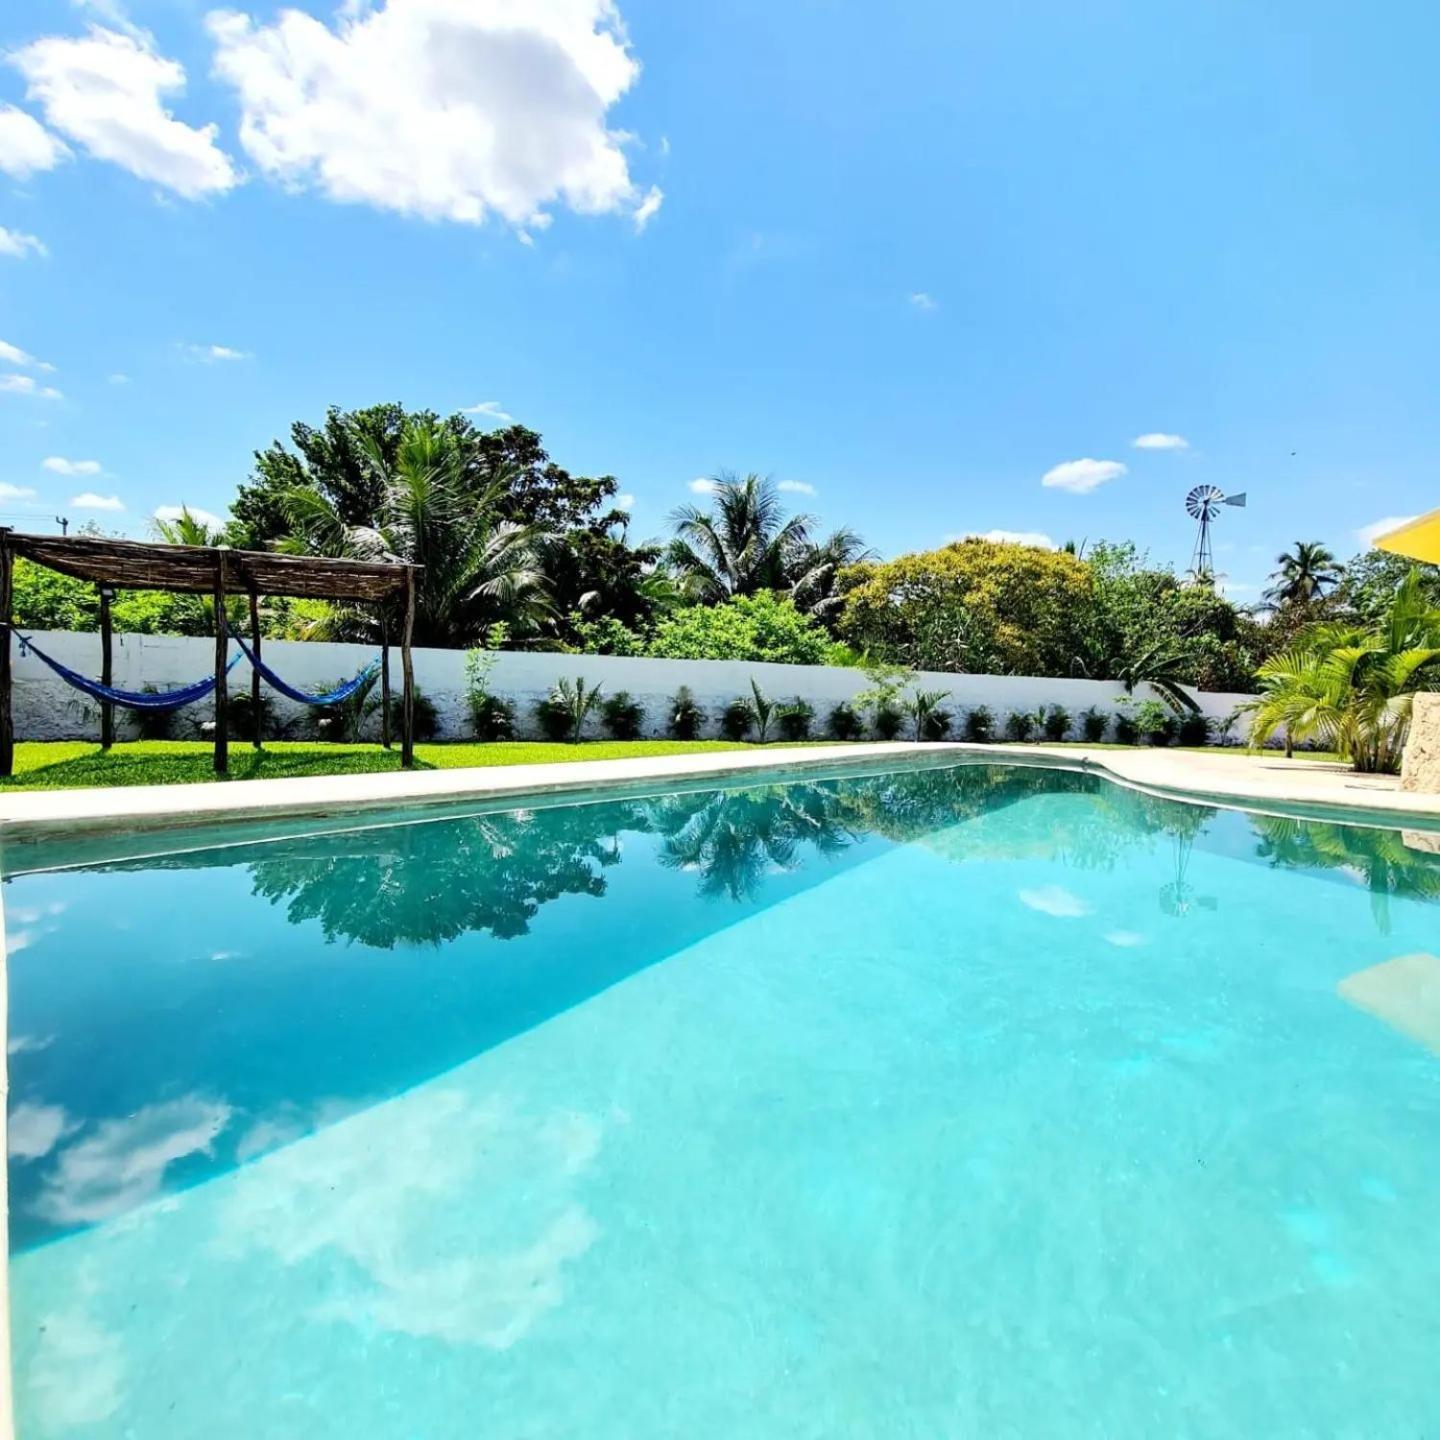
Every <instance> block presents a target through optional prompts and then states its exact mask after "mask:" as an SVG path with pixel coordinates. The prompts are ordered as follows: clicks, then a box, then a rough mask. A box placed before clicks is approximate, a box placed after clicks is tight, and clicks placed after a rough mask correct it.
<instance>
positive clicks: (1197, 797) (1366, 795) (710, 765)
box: [0, 741, 1440, 841]
mask: <svg viewBox="0 0 1440 1440" xmlns="http://www.w3.org/2000/svg"><path fill="white" fill-rule="evenodd" d="M920 756H924V757H926V761H927V763H934V759H935V758H936V757H944V756H951V757H953V758H955V759H956V760H962V759H963V760H978V759H986V760H990V761H992V762H995V763H1012V762H1027V763H1031V764H1036V763H1038V764H1053V765H1060V766H1064V767H1066V768H1070V769H1085V770H1092V771H1095V772H1097V773H1099V774H1102V775H1106V776H1108V777H1110V778H1111V779H1114V780H1118V781H1120V782H1121V783H1124V784H1128V785H1132V786H1135V787H1138V788H1141V789H1144V790H1147V791H1151V792H1153V793H1156V794H1161V795H1168V796H1171V797H1173V798H1175V799H1179V800H1191V801H1200V802H1203V803H1208V804H1230V805H1238V806H1241V807H1245V808H1261V809H1263V808H1265V807H1266V806H1268V805H1282V806H1298V807H1304V808H1311V807H1315V808H1322V809H1324V810H1327V811H1329V810H1334V811H1341V812H1343V811H1355V812H1365V813H1367V814H1368V815H1370V816H1373V817H1378V818H1385V817H1392V818H1393V819H1394V820H1395V821H1396V822H1397V823H1400V822H1403V821H1404V820H1405V819H1407V818H1416V819H1423V820H1432V819H1440V795H1421V794H1415V793H1412V792H1408V791H1403V790H1401V789H1400V784H1399V781H1398V779H1397V778H1396V777H1394V776H1385V775H1356V774H1354V773H1352V772H1351V771H1350V770H1348V769H1347V768H1346V767H1344V766H1343V765H1339V764H1331V763H1326V762H1323V761H1313V760H1301V759H1296V760H1286V759H1284V758H1283V757H1282V756H1279V755H1275V754H1258V755H1251V754H1245V753H1238V752H1235V751H1227V752H1219V751H1217V752H1213V753H1211V752H1203V751H1202V752H1191V751H1179V750H1155V749H1134V750H1130V749H1125V750H1118V749H1117V750H1111V749H1098V748H1095V749H1092V748H1087V747H1084V746H1064V747H1061V746H1045V745H970V744H951V743H936V744H915V743H914V742H910V741H891V742H875V743H861V744H847V745H809V746H795V747H787V748H783V749H780V748H776V749H769V748H765V749H760V748H756V749H746V750H726V751H709V752H702V753H699V754H690V755H658V756H648V757H644V758H636V759H633V760H574V761H565V762H561V763H558V764H547V765H497V766H491V767H485V768H475V769H456V770H415V771H408V772H393V771H392V772H388V773H384V774H371V775H354V774H351V775H325V776H311V777H305V778H301V779H285V780H241V781H233V780H232V781H220V782H211V783H205V784H198V785H136V786H115V787H111V788H98V789H89V790H32V791H14V792H10V793H5V794H0V841H3V840H6V839H10V840H20V839H36V838H40V837H42V836H44V835H46V834H49V833H66V832H69V833H73V832H75V831H84V830H97V829H117V828H119V829H130V828H134V829H153V828H168V827H171V826H181V825H196V824H205V823H210V822H214V821H224V820H237V819H251V820H253V819H264V818H267V817H279V816H296V815H300V816H303V815H315V814H332V815H333V814H336V813H340V814H345V813H349V812H351V811H359V810H364V809H370V808H376V807H387V806H388V807H394V806H396V805H406V804H415V803H420V804H423V803H425V802H436V801H442V800H496V799H504V798H506V797H508V796H523V795H547V794H560V793H564V792H566V791H577V790H595V789H597V788H604V787H607V786H612V785H631V784H636V783H649V782H665V781H671V780H673V781H687V780H696V779H724V778H728V777H743V776H745V775H746V774H751V773H756V772H762V771H786V772H789V771H800V772H804V771H807V770H815V769H846V768H849V767H851V766H855V765H870V766H873V765H874V764H875V763H876V762H877V761H890V760H894V761H904V760H906V759H912V758H916V757H920Z"/></svg>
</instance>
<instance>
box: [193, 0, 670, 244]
mask: <svg viewBox="0 0 1440 1440" xmlns="http://www.w3.org/2000/svg"><path fill="white" fill-rule="evenodd" d="M209 26H210V32H211V34H212V36H213V37H214V40H215V44H216V57H215V74H216V75H217V76H218V77H219V78H220V79H221V80H224V81H227V82H228V83H229V84H230V85H232V86H233V87H234V89H235V92H236V95H237V97H238V100H239V103H240V110H241V118H240V143H241V144H242V145H243V146H244V148H245V152H246V154H247V155H249V157H250V158H251V160H253V161H254V162H255V164H256V165H257V166H258V167H259V168H260V169H261V170H262V171H263V172H264V173H265V174H266V175H268V176H270V177H271V178H272V179H274V180H278V181H280V182H281V183H283V184H285V185H288V186H291V187H294V188H297V189H298V188H313V189H316V190H318V191H320V193H322V194H323V195H325V196H327V197H328V198H329V199H331V200H336V201H341V202H345V203H351V204H365V205H374V206H378V207H379V208H381V209H385V210H396V211H399V212H400V213H401V214H405V215H418V216H421V217H422V218H424V219H427V220H452V221H458V222H460V223H463V224H470V225H478V224H481V223H483V222H484V221H485V219H486V218H487V217H488V216H489V215H491V214H492V213H493V214H496V215H499V216H500V217H502V218H503V219H504V220H506V221H508V222H509V223H510V224H512V225H514V226H516V227H519V228H521V229H522V230H529V229H535V228H543V227H544V226H545V225H546V224H547V223H548V222H549V219H550V217H549V215H548V213H547V211H546V207H547V206H551V205H555V204H560V205H565V206H568V207H569V208H570V209H572V210H575V211H577V212H580V213H582V214H599V213H605V212H615V211H621V210H628V211H630V212H631V213H632V215H633V216H634V217H635V219H636V222H637V225H643V223H644V221H645V220H648V219H649V218H650V216H651V215H653V214H654V211H655V209H656V208H658V205H659V198H660V197H659V194H658V191H652V192H651V193H650V194H649V195H646V196H644V197H643V198H642V197H639V196H638V194H637V191H636V187H635V185H634V183H633V182H632V180H631V178H630V173H629V168H628V165H627V163H626V158H625V149H624V147H625V144H626V142H627V140H628V138H629V137H627V136H626V135H624V134H623V133H621V132H618V131H615V130H611V129H610V128H608V126H607V124H606V114H607V111H608V110H609V109H610V107H611V106H612V105H614V104H615V102H616V101H618V100H619V99H620V97H621V96H622V95H624V93H625V92H626V91H627V90H628V89H629V88H630V86H631V85H632V84H633V83H634V82H635V79H636V77H637V76H638V75H639V73H640V65H639V62H638V61H637V60H636V59H635V57H634V56H633V55H631V53H630V50H629V48H628V43H627V39H626V35H625V30H624V26H623V22H622V21H621V19H620V15H619V12H618V11H617V10H616V8H615V6H614V4H613V3H612V0H529V3H527V4H521V3H518V0H381V3H379V4H378V5H376V6H374V7H373V8H369V7H366V8H365V9H364V10H362V11H361V12H360V13H358V14H353V15H351V16H350V17H348V18H347V17H345V16H343V15H342V16H341V18H339V19H338V20H337V21H336V22H335V26H334V28H333V29H332V28H331V27H330V26H327V25H326V24H324V23H322V22H321V21H320V20H317V19H315V18H314V17H313V16H311V15H306V14H303V13H301V12H300V11H299V10H294V9H290V10H282V11H281V12H280V14H279V16H278V18H277V19H276V20H275V21H274V23H273V24H268V25H267V24H264V23H258V22H256V21H255V20H253V19H252V18H251V17H250V16H248V15H242V14H237V13H235V12H233V11H221V12H216V13H214V14H212V15H211V16H210V18H209ZM647 207H648V209H647ZM642 215H643V219H642V218H641V217H642Z"/></svg>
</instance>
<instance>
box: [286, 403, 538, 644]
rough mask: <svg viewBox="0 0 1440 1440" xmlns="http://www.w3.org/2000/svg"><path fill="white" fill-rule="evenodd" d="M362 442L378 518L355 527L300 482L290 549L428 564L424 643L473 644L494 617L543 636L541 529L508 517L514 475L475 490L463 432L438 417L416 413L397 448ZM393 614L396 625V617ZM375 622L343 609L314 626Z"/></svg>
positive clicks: (420, 602)
mask: <svg viewBox="0 0 1440 1440" xmlns="http://www.w3.org/2000/svg"><path fill="white" fill-rule="evenodd" d="M356 445H357V447H358V451H359V453H360V454H361V456H362V457H363V464H364V466H365V468H366V470H367V471H368V479H369V481H370V483H372V484H373V485H374V486H375V488H376V490H377V492H378V493H379V495H380V497H381V499H380V503H379V505H378V507H377V512H376V513H375V514H374V515H373V517H372V520H371V522H370V523H367V524H361V525H355V524H349V523H347V522H346V520H345V518H344V515H343V514H342V512H341V510H340V508H339V506H338V505H337V504H336V503H335V502H334V501H333V500H331V499H330V498H329V497H328V496H326V495H324V494H322V493H321V492H320V491H319V490H318V489H316V488H314V487H312V486H304V485H302V486H297V487H295V488H294V489H292V490H290V491H289V492H287V494H286V495H285V496H284V497H283V499H282V504H283V506H284V508H285V512H286V514H287V516H288V518H289V521H290V527H291V531H290V535H289V536H288V537H287V538H286V539H285V541H284V542H282V543H283V547H284V548H286V549H288V550H291V551H299V552H302V553H310V554H321V555H333V556H348V557H352V558H356V559H377V558H381V557H384V556H398V557H399V558H401V559H403V560H406V561H409V562H410V563H411V564H415V565H420V566H423V567H424V568H423V569H422V571H421V572H420V577H419V583H418V587H417V591H416V607H415V642H416V643H417V644H419V645H435V646H447V647H454V646H463V645H470V644H474V643H476V642H477V641H478V640H479V639H480V637H481V636H482V635H484V634H485V632H486V631H487V630H488V629H489V627H490V626H492V625H494V624H496V623H497V622H503V623H504V624H505V625H506V626H507V627H508V628H509V631H510V634H511V635H513V636H515V637H516V638H517V639H518V640H521V641H524V640H526V639H533V638H534V637H536V636H537V635H538V634H539V633H540V632H541V631H542V629H543V626H544V623H545V621H546V620H547V618H548V617H549V615H550V613H551V603H550V593H549V585H548V582H547V580H546V577H545V575H544V573H543V571H542V570H541V568H540V565H539V561H538V548H539V545H540V543H541V542H542V540H543V535H542V533H541V532H540V531H539V530H538V528H537V527H535V526H533V525H523V524H520V523H518V522H516V521H514V520H508V519H505V518H504V512H503V501H504V497H505V494H506V483H507V477H506V476H504V475H497V476H495V477H494V478H493V480H492V481H491V483H490V485H489V486H487V487H486V488H485V489H484V490H482V491H478V492H477V491H476V490H474V489H473V488H472V487H471V484H470V483H469V481H468V479H467V477H466V474H465V459H466V457H465V453H464V449H463V446H462V443H461V440H460V438H459V437H458V436H457V435H456V434H455V433H454V431H453V429H451V428H450V427H448V426H446V425H444V424H442V423H440V422H439V421H437V420H435V419H434V418H433V417H424V416H421V417H411V418H410V419H409V420H407V421H406V423H405V426H404V429H403V430H402V431H401V433H400V435H399V436H398V438H397V440H396V442H395V443H394V444H393V446H392V445H390V444H387V443H386V441H385V440H384V439H383V438H381V437H379V436H375V435H363V434H362V435H358V436H357V437H356ZM390 618H391V622H392V625H393V623H394V621H395V618H396V617H394V616H392V617H390ZM371 624H373V621H372V620H371V619H370V617H369V616H368V615H365V614H363V613H362V612H360V611H358V610H349V609H344V608H337V609H336V610H335V611H334V612H333V613H332V616H331V618H330V619H329V620H328V621H327V622H322V623H321V624H319V625H317V626H316V627H314V628H315V629H316V631H317V633H318V632H320V631H325V632H327V633H341V634H343V633H355V632H356V631H357V630H358V631H361V632H363V631H366V630H368V629H369V627H370V625H371Z"/></svg>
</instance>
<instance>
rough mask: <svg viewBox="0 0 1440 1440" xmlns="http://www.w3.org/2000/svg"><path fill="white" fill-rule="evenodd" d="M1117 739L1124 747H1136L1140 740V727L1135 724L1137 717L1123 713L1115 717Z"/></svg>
mask: <svg viewBox="0 0 1440 1440" xmlns="http://www.w3.org/2000/svg"><path fill="white" fill-rule="evenodd" d="M1115 738H1116V739H1117V740H1118V741H1119V742H1120V743H1121V744H1122V745H1135V744H1138V743H1139V740H1140V727H1139V726H1138V725H1137V724H1136V723H1135V717H1134V716H1133V715H1128V714H1126V713H1125V711H1123V710H1122V711H1121V712H1120V713H1119V714H1118V715H1117V716H1116V717H1115Z"/></svg>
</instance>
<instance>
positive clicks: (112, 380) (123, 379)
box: [105, 370, 130, 385]
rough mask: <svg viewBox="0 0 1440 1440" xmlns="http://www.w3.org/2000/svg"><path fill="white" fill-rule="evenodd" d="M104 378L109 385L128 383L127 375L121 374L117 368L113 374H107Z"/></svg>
mask: <svg viewBox="0 0 1440 1440" xmlns="http://www.w3.org/2000/svg"><path fill="white" fill-rule="evenodd" d="M105 378H106V380H107V382H108V383H109V384H111V385H128V384H129V383H130V377H129V376H128V375H122V374H121V373H120V372H119V371H118V370H117V371H116V372H115V373H114V374H113V375H107V376H106V377H105Z"/></svg>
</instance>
